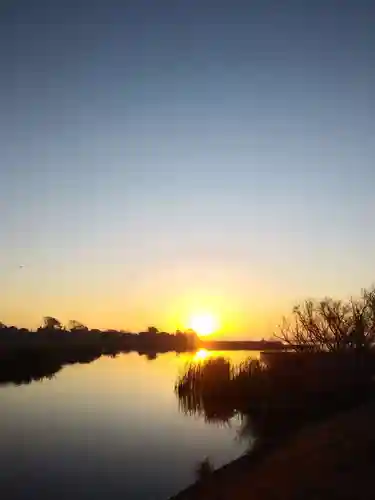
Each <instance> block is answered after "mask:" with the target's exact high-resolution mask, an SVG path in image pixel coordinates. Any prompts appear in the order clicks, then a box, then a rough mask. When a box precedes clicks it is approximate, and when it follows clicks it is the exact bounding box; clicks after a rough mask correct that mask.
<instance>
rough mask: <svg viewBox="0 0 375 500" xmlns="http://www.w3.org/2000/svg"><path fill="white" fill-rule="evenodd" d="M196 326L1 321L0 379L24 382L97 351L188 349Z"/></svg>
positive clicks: (152, 352)
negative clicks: (30, 325)
mask: <svg viewBox="0 0 375 500" xmlns="http://www.w3.org/2000/svg"><path fill="white" fill-rule="evenodd" d="M198 342H199V339H198V337H197V335H196V334H195V332H193V331H191V330H189V331H187V332H180V331H178V332H176V333H167V332H159V330H158V329H157V328H155V327H150V328H148V330H147V331H145V332H140V333H130V332H124V331H116V330H105V331H102V330H97V329H92V330H90V329H89V328H88V327H87V326H85V325H84V324H82V323H81V322H79V321H76V320H71V321H70V322H69V323H68V327H64V326H63V324H62V323H61V322H60V321H59V320H58V319H57V318H54V317H52V316H46V317H44V318H43V321H42V325H41V326H40V327H39V328H38V329H37V330H36V331H31V330H28V329H26V328H16V327H15V326H6V325H4V324H3V323H0V384H6V383H14V384H28V383H30V382H32V381H33V380H43V379H44V378H51V377H53V376H54V375H55V374H56V373H57V372H58V371H60V370H61V369H62V367H63V366H65V365H69V364H73V363H90V362H92V361H94V360H96V359H98V358H100V357H101V356H103V355H105V356H112V357H116V356H117V355H118V354H120V353H127V352H138V353H139V354H140V355H144V356H147V359H149V360H154V359H156V357H157V355H158V354H159V353H165V352H169V351H175V352H177V353H178V352H186V351H193V350H195V349H196V346H197V343H198Z"/></svg>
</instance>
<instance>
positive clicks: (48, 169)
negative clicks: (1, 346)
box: [0, 0, 375, 336]
mask: <svg viewBox="0 0 375 500" xmlns="http://www.w3.org/2000/svg"><path fill="white" fill-rule="evenodd" d="M371 4H372V2H371V1H370V0H368V1H364V0H358V1H354V0H353V1H345V0H341V1H338V0H337V1H332V0H325V1H323V0H314V1H291V0H289V1H288V0H287V1H284V2H280V1H278V0H274V1H267V0H258V1H252V2H250V1H237V0H232V1H223V2H217V1H205V0H199V1H195V0H189V1H188V0H185V1H178V0H174V1H163V0H158V1H154V0H149V1H145V0H134V1H129V0H128V1H124V2H118V1H116V2H115V1H111V0H102V1H99V0H92V1H90V2H86V1H83V0H75V1H70V0H68V1H57V0H49V1H47V0H44V1H42V0H33V1H30V0H19V1H17V2H13V1H11V0H8V1H5V2H3V3H2V6H1V10H0V60H1V78H0V155H1V156H0V213H1V216H0V238H1V245H0V299H1V300H0V317H1V318H0V319H2V320H3V321H5V322H11V323H16V324H25V325H29V326H34V325H35V324H37V322H38V321H39V319H40V318H41V317H42V316H43V315H46V314H49V315H56V316H57V317H60V318H61V319H62V320H63V321H67V320H68V319H70V318H75V319H79V320H81V321H83V322H86V323H88V324H89V325H90V326H96V325H97V326H100V327H104V326H108V327H123V328H127V327H128V328H131V329H137V328H141V327H144V326H147V325H148V324H150V323H151V324H152V323H156V324H157V325H160V326H161V327H165V328H172V327H173V326H175V325H176V323H178V324H179V325H178V326H183V324H184V322H185V318H186V316H188V315H190V314H194V313H195V312H196V311H197V310H202V311H206V310H208V311H212V312H213V313H214V314H219V315H220V316H222V318H221V320H222V323H223V329H224V330H226V334H227V335H229V333H230V334H232V335H236V336H249V335H254V336H258V333H259V334H265V335H267V333H268V332H269V331H270V328H272V327H273V325H274V323H275V321H276V322H277V319H278V318H279V315H280V314H282V313H283V312H286V308H290V304H292V303H293V302H295V301H299V300H301V299H303V298H304V297H307V296H322V295H335V296H336V295H338V296H346V295H347V294H351V293H354V294H355V293H357V292H359V290H360V288H361V287H365V286H369V285H371V284H372V283H373V282H374V281H375V232H374V230H373V228H374V220H375V196H374V189H375V165H374V158H375V140H374V137H375V114H374V107H375V106H374V102H375V101H374V89H375V69H374V68H375V67H374V64H373V62H374V48H375V34H374V29H373V26H374V20H375V7H373V6H372V5H371ZM19 264H24V265H25V268H24V269H19V268H18V265H19ZM224 326H225V328H224ZM270 333H271V332H270Z"/></svg>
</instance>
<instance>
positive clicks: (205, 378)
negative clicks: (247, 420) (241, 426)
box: [175, 353, 372, 426]
mask: <svg viewBox="0 0 375 500" xmlns="http://www.w3.org/2000/svg"><path fill="white" fill-rule="evenodd" d="M280 356H281V357H282V356H283V355H280ZM291 356H292V357H290V358H287V356H286V359H288V361H286V362H283V363H271V364H267V363H265V362H262V361H261V360H254V359H249V360H247V361H245V362H243V363H241V364H239V365H234V364H232V363H231V362H230V361H229V360H228V359H225V358H216V359H215V358H210V359H208V360H207V361H205V362H203V363H202V362H201V363H198V364H194V363H191V364H189V365H188V366H187V367H186V370H185V372H184V373H182V374H181V375H180V376H179V378H178V379H177V382H176V385H175V391H176V393H177V395H178V398H179V401H180V408H181V409H182V410H183V411H184V412H185V413H188V414H194V413H197V414H200V415H203V416H204V417H205V418H206V419H207V420H208V421H220V420H221V421H228V420H229V419H230V418H231V417H233V416H234V415H235V414H242V415H251V417H252V419H253V420H254V419H255V422H256V423H259V422H260V424H261V426H263V425H264V424H265V423H266V422H267V419H268V421H269V422H272V425H275V421H276V422H277V419H280V421H283V420H285V419H289V420H290V421H291V422H292V421H293V418H297V417H298V419H300V418H307V417H312V416H317V415H318V414H323V413H325V412H329V411H332V410H335V409H336V408H337V409H338V408H341V407H344V406H346V405H351V404H353V403H355V402H357V401H359V400H361V399H363V398H364V397H367V395H368V394H369V393H370V392H371V391H372V380H371V373H372V366H370V367H368V366H366V367H364V366H363V364H362V363H358V362H357V360H356V359H353V357H352V356H347V355H345V356H339V355H337V356H336V355H332V356H331V355H329V354H327V356H328V357H327V358H322V357H321V356H320V357H319V356H316V357H315V355H312V354H308V355H307V354H303V356H304V358H301V356H302V355H300V354H298V353H295V354H294V353H291ZM296 361H298V362H296ZM284 423H285V422H283V424H284Z"/></svg>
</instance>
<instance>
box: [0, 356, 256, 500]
mask: <svg viewBox="0 0 375 500" xmlns="http://www.w3.org/2000/svg"><path fill="white" fill-rule="evenodd" d="M236 355H238V353H236ZM192 359H193V356H191V355H189V354H187V353H184V354H180V355H179V356H176V355H175V353H169V354H161V355H159V356H158V357H157V358H156V359H153V360H152V361H150V360H149V359H147V357H146V356H139V355H138V354H137V353H132V354H126V355H124V354H120V355H118V356H117V357H116V358H115V359H112V358H111V357H107V356H105V357H103V356H102V357H101V358H100V359H97V360H95V361H93V362H92V363H88V364H73V365H68V366H65V367H64V368H63V369H62V370H60V371H59V372H58V374H57V375H56V377H55V378H53V379H52V380H48V379H44V380H42V381H39V382H32V383H30V384H28V385H21V386H12V385H6V386H2V387H1V388H0V439H1V442H2V446H1V448H0V464H1V467H2V478H1V483H0V492H1V493H2V492H5V491H6V492H7V495H6V498H7V499H10V500H13V499H16V500H26V499H29V498H38V497H45V498H49V497H50V498H54V499H55V500H60V499H61V500H62V499H64V500H65V499H66V498H68V497H69V496H70V497H72V498H80V499H82V500H86V499H87V500H88V499H90V500H91V499H94V500H96V499H99V498H100V499H102V498H104V495H106V496H108V495H111V496H113V497H120V496H121V498H134V499H140V500H141V499H142V500H143V499H149V498H154V499H156V500H158V499H160V500H162V499H165V498H168V497H169V496H170V495H172V494H174V493H176V492H177V491H179V490H180V489H182V488H183V487H185V486H187V485H188V484H189V483H191V482H192V481H193V480H194V469H195V467H196V464H197V463H198V462H199V461H200V460H203V459H204V458H205V457H207V456H208V457H210V460H211V461H212V462H213V464H214V466H215V467H218V466H220V465H222V464H224V463H227V462H229V461H230V460H233V459H234V458H236V457H237V456H239V455H241V454H242V453H243V452H244V451H245V450H246V448H247V446H246V443H245V442H242V441H241V440H239V439H238V433H239V431H240V429H241V421H240V419H239V418H238V417H234V418H232V419H231V420H230V421H229V422H227V423H226V425H221V426H218V425H210V424H208V423H207V422H206V421H205V419H204V418H200V417H199V416H197V415H195V416H194V417H192V418H186V416H185V415H184V414H183V413H181V412H180V411H179V404H178V400H177V399H176V396H175V394H174V391H173V388H174V384H175V380H176V377H177V375H178V373H180V372H181V371H182V370H183V369H184V367H185V366H186V363H188V362H189V361H191V360H192Z"/></svg>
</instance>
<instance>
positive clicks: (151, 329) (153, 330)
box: [147, 326, 159, 335]
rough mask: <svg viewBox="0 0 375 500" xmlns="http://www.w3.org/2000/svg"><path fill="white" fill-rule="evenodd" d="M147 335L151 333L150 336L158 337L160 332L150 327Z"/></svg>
mask: <svg viewBox="0 0 375 500" xmlns="http://www.w3.org/2000/svg"><path fill="white" fill-rule="evenodd" d="M147 333H149V334H150V335H156V334H157V333H159V330H158V329H157V328H156V327H155V326H149V327H148V328H147Z"/></svg>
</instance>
